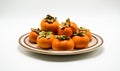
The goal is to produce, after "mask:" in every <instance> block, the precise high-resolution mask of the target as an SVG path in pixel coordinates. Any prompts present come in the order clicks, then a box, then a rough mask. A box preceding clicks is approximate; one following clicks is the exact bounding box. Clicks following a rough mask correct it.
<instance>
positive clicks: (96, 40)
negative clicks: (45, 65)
mask: <svg viewBox="0 0 120 71" xmlns="http://www.w3.org/2000/svg"><path fill="white" fill-rule="evenodd" d="M28 36H29V34H28V33H27V34H24V35H22V36H21V37H20V38H19V44H20V45H21V46H23V47H24V48H26V49H27V50H30V51H32V52H35V53H41V54H47V55H74V54H82V53H87V52H91V51H94V50H96V49H97V48H99V47H100V46H101V45H102V44H103V39H102V38H101V37H100V36H99V35H97V34H93V33H92V39H91V41H90V43H89V45H88V48H85V49H74V50H73V51H54V50H52V49H41V48H40V47H38V46H37V44H34V43H31V42H29V38H28Z"/></svg>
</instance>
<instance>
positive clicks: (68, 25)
mask: <svg viewBox="0 0 120 71" xmlns="http://www.w3.org/2000/svg"><path fill="white" fill-rule="evenodd" d="M66 27H70V19H69V18H68V19H67V20H66V22H62V23H61V24H60V28H61V29H64V28H66Z"/></svg>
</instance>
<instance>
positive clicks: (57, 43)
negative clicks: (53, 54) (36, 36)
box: [52, 39, 74, 51]
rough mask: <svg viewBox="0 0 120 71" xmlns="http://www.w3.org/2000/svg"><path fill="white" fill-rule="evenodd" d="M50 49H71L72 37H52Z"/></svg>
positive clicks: (72, 44)
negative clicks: (67, 38) (62, 38)
mask: <svg viewBox="0 0 120 71" xmlns="http://www.w3.org/2000/svg"><path fill="white" fill-rule="evenodd" d="M52 49H53V50H55V51H64V50H70V51H71V50H73V49H74V42H73V40H72V39H69V40H59V39H54V40H53V42H52Z"/></svg>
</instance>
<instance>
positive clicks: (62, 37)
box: [55, 35, 70, 40]
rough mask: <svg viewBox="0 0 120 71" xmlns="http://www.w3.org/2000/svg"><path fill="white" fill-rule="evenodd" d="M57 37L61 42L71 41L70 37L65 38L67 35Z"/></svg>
mask: <svg viewBox="0 0 120 71" xmlns="http://www.w3.org/2000/svg"><path fill="white" fill-rule="evenodd" d="M55 37H56V38H57V39H59V40H69V39H70V37H69V36H65V35H56V36H55Z"/></svg>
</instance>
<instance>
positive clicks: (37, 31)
mask: <svg viewBox="0 0 120 71" xmlns="http://www.w3.org/2000/svg"><path fill="white" fill-rule="evenodd" d="M31 31H33V32H36V33H37V34H39V32H41V29H40V28H31Z"/></svg>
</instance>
